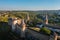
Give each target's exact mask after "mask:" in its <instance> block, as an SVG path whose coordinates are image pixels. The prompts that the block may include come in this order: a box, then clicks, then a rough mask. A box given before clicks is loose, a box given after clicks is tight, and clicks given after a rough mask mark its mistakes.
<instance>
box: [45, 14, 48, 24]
mask: <svg viewBox="0 0 60 40" xmlns="http://www.w3.org/2000/svg"><path fill="white" fill-rule="evenodd" d="M45 24H48V15H47V14H46V19H45Z"/></svg>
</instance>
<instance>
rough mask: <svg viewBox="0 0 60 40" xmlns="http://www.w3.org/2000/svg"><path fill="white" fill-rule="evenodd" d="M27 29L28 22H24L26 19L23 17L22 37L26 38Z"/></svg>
mask: <svg viewBox="0 0 60 40" xmlns="http://www.w3.org/2000/svg"><path fill="white" fill-rule="evenodd" d="M25 30H26V24H25V22H24V19H22V30H21V37H22V38H25Z"/></svg>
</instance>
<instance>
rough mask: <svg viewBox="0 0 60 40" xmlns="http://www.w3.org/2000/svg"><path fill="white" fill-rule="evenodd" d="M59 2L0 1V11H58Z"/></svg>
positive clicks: (43, 0) (59, 7)
mask: <svg viewBox="0 0 60 40" xmlns="http://www.w3.org/2000/svg"><path fill="white" fill-rule="evenodd" d="M58 9H60V0H0V10H58Z"/></svg>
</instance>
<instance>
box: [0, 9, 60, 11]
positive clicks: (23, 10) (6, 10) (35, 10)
mask: <svg viewBox="0 0 60 40" xmlns="http://www.w3.org/2000/svg"><path fill="white" fill-rule="evenodd" d="M53 10H54V9H53ZM55 10H60V9H55ZM0 11H49V9H47V10H0Z"/></svg>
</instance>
